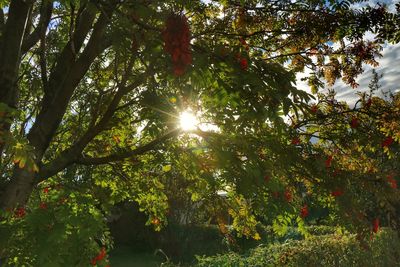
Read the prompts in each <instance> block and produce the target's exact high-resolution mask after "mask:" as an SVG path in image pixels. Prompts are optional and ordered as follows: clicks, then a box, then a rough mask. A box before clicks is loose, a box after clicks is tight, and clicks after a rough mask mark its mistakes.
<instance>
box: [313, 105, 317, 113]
mask: <svg viewBox="0 0 400 267" xmlns="http://www.w3.org/2000/svg"><path fill="white" fill-rule="evenodd" d="M317 111H318V106H317V105H312V106H311V112H312V113H317Z"/></svg>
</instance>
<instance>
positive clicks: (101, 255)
mask: <svg viewBox="0 0 400 267" xmlns="http://www.w3.org/2000/svg"><path fill="white" fill-rule="evenodd" d="M106 256H107V253H106V249H105V248H104V247H102V248H101V250H100V252H99V254H97V256H96V257H94V258H93V259H92V260H91V262H90V263H91V264H92V265H93V266H95V265H97V262H99V261H102V260H103V259H104V258H105V257H106ZM107 266H109V265H107ZM107 266H106V267H107Z"/></svg>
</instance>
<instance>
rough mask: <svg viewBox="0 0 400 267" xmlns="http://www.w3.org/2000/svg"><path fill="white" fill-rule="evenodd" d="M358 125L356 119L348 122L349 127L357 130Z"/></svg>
mask: <svg viewBox="0 0 400 267" xmlns="http://www.w3.org/2000/svg"><path fill="white" fill-rule="evenodd" d="M359 124H360V122H359V121H358V119H357V118H352V119H351V122H350V127H351V128H353V129H354V128H357V127H358V125H359Z"/></svg>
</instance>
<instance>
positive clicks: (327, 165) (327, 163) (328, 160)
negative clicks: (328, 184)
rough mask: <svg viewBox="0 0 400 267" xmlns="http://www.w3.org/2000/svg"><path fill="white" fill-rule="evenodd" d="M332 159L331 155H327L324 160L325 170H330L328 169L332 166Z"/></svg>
mask: <svg viewBox="0 0 400 267" xmlns="http://www.w3.org/2000/svg"><path fill="white" fill-rule="evenodd" d="M332 159H333V156H332V155H329V156H328V158H327V159H326V160H325V167H326V168H330V167H331V165H332Z"/></svg>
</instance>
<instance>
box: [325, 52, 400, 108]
mask: <svg viewBox="0 0 400 267" xmlns="http://www.w3.org/2000/svg"><path fill="white" fill-rule="evenodd" d="M378 62H379V66H378V67H377V68H376V69H375V70H376V71H377V72H378V74H383V77H382V78H381V80H380V84H381V86H382V87H381V91H380V92H378V95H380V96H382V93H383V92H388V91H391V92H398V91H400V69H399V68H398V65H397V63H398V62H400V44H397V45H388V46H386V47H385V48H384V49H383V51H382V58H380V59H378ZM364 69H365V71H364V73H363V74H361V75H360V76H359V77H358V78H357V80H356V81H357V82H358V83H359V84H360V86H359V87H357V88H356V89H353V88H351V87H350V86H348V85H346V84H344V83H343V82H342V81H337V82H336V83H335V85H334V86H333V89H334V90H335V91H336V92H337V99H338V100H341V101H347V102H348V103H349V104H353V103H354V102H355V101H356V100H357V98H358V96H357V94H356V93H357V92H365V91H368V90H369V89H368V84H369V83H370V82H371V79H372V68H371V67H370V66H367V65H365V66H364ZM325 90H326V89H325Z"/></svg>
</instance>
